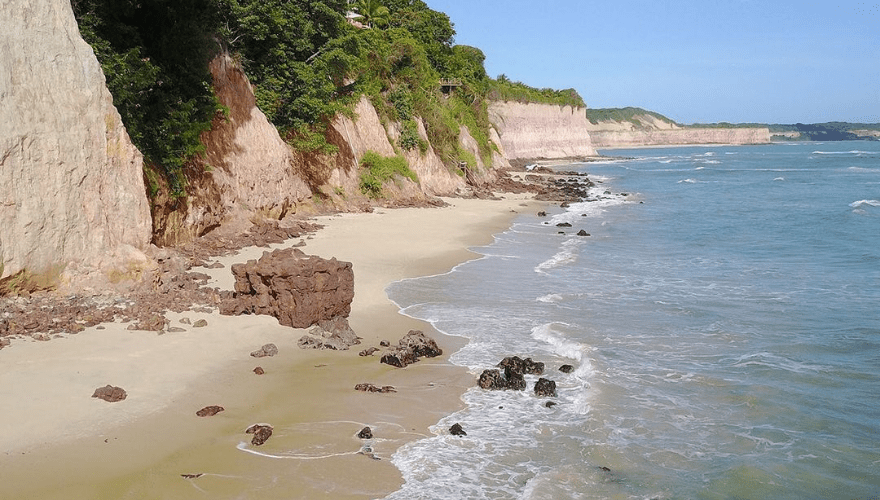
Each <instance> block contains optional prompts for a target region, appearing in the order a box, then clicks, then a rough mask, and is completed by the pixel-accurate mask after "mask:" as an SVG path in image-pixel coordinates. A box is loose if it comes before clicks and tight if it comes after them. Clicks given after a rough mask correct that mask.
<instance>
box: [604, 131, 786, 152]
mask: <svg viewBox="0 0 880 500" xmlns="http://www.w3.org/2000/svg"><path fill="white" fill-rule="evenodd" d="M590 137H592V139H593V144H594V145H595V146H596V147H597V148H629V147H639V146H674V145H691V144H768V143H769V142H770V131H769V130H768V129H766V128H682V129H676V130H597V131H592V132H590Z"/></svg>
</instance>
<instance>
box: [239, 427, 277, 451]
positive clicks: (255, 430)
mask: <svg viewBox="0 0 880 500" xmlns="http://www.w3.org/2000/svg"><path fill="white" fill-rule="evenodd" d="M273 430H274V428H273V427H272V426H271V425H269V424H254V425H252V426H250V427H248V428H247V429H246V430H245V432H246V433H248V434H253V435H254V437H253V439H251V444H253V445H254V446H260V445H261V444H263V443H265V442H266V440H267V439H269V437H270V436H272V431H273Z"/></svg>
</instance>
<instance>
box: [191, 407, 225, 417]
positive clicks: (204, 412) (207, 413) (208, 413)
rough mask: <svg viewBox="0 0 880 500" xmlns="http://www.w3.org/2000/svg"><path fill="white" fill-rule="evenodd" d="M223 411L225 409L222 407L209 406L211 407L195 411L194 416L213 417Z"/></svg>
mask: <svg viewBox="0 0 880 500" xmlns="http://www.w3.org/2000/svg"><path fill="white" fill-rule="evenodd" d="M223 410H225V408H223V407H222V406H217V405H211V406H206V407H204V408H202V409H201V410H199V411H197V412H196V415H198V416H200V417H213V416H214V415H216V414H218V413H220V412H221V411H223Z"/></svg>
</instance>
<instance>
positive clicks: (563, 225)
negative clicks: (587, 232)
mask: <svg viewBox="0 0 880 500" xmlns="http://www.w3.org/2000/svg"><path fill="white" fill-rule="evenodd" d="M556 227H571V224H569V223H568V222H560V223H559V224H556Z"/></svg>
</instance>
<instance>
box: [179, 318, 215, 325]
mask: <svg viewBox="0 0 880 500" xmlns="http://www.w3.org/2000/svg"><path fill="white" fill-rule="evenodd" d="M180 323H181V324H184V325H191V324H192V321H190V319H189V318H180ZM207 323H208V322H207V321H206V322H205V324H206V326H207Z"/></svg>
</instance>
